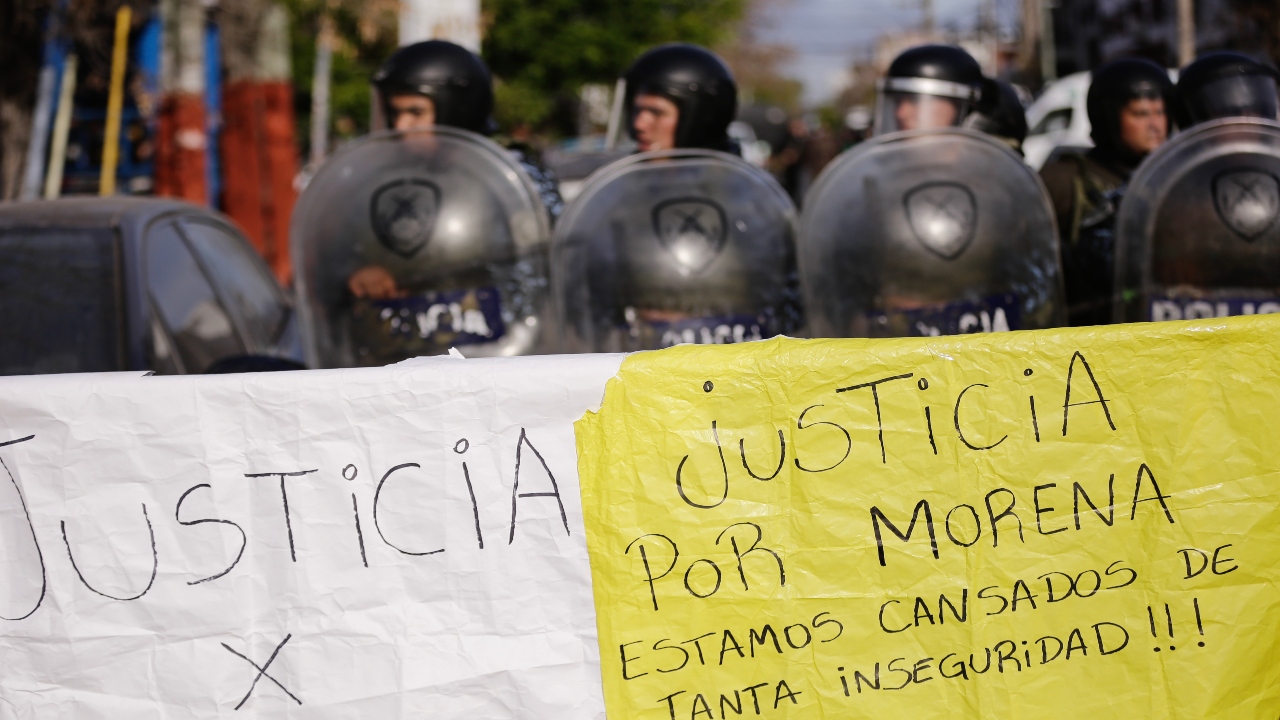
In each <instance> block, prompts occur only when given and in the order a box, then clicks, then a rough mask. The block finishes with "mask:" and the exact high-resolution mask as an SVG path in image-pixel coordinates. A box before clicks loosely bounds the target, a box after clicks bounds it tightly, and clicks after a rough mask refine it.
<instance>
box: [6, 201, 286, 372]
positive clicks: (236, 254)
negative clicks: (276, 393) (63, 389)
mask: <svg viewBox="0 0 1280 720" xmlns="http://www.w3.org/2000/svg"><path fill="white" fill-rule="evenodd" d="M0 317H2V318H3V319H2V320H0V374H3V375H20V374H36V373H69V372H108V371H122V370H154V371H155V372H157V373H162V374H183V373H204V372H210V371H212V372H219V371H224V370H226V369H227V368H231V369H241V370H243V369H276V368H277V367H298V366H297V365H296V364H295V363H296V362H297V361H298V360H299V359H300V358H301V344H300V341H299V338H298V330H297V321H296V320H295V317H294V312H293V308H292V305H291V303H290V302H289V299H288V298H287V297H286V295H285V294H284V292H282V291H281V289H280V286H279V285H278V284H277V283H276V280H275V278H274V277H273V276H272V275H271V272H270V271H269V270H268V269H267V265H266V263H264V262H263V261H262V259H261V258H260V257H259V256H258V254H257V253H256V252H254V250H253V248H252V247H251V246H250V245H249V243H248V242H247V241H246V240H245V239H244V237H243V236H242V235H241V234H240V232H239V231H238V230H236V229H235V227H234V226H233V225H231V223H230V222H229V221H227V220H226V219H225V218H224V217H223V216H222V215H220V214H218V213H215V212H211V211H209V210H206V209H204V208H200V207H196V206H194V205H189V204H187V203H183V202H177V201H172V200H161V199H152V198H125V197H120V198H64V199H60V200H50V201H37V202H23V203H3V204H0Z"/></svg>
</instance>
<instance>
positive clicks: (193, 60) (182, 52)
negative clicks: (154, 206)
mask: <svg viewBox="0 0 1280 720" xmlns="http://www.w3.org/2000/svg"><path fill="white" fill-rule="evenodd" d="M160 8H161V17H162V20H163V27H164V52H163V58H162V70H161V73H160V74H161V93H162V99H161V102H160V118H159V122H158V123H157V125H158V130H157V138H156V194H157V195H162V196H168V197H178V198H182V199H184V200H189V201H191V202H194V203H199V204H201V205H204V204H207V203H208V202H209V195H208V192H209V191H208V181H207V178H206V176H205V172H206V171H205V167H206V163H205V153H206V152H207V150H208V143H209V136H208V128H207V126H206V121H205V107H204V93H205V72H206V68H205V58H204V49H205V23H206V13H205V4H204V2H203V1H202V0H163V2H161V3H160Z"/></svg>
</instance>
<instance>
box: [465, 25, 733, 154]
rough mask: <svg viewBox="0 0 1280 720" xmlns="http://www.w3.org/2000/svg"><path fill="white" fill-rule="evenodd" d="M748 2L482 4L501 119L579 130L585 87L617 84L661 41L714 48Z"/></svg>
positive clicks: (485, 51) (512, 123) (488, 58)
mask: <svg viewBox="0 0 1280 720" xmlns="http://www.w3.org/2000/svg"><path fill="white" fill-rule="evenodd" d="M746 5H747V2H746V0H607V1H602V0H482V5H481V6H482V8H483V10H484V15H485V17H486V18H488V19H489V20H490V24H489V27H488V29H487V32H486V33H485V38H484V47H483V53H482V54H483V56H484V58H485V61H486V62H487V63H488V64H489V67H490V69H492V71H493V73H494V75H495V76H497V78H498V79H499V86H498V90H497V103H498V108H497V117H498V120H499V121H500V122H501V123H502V124H503V125H504V126H506V127H507V128H508V129H510V128H512V127H514V126H516V125H520V124H524V125H528V126H530V127H533V128H538V129H541V130H544V131H545V130H550V131H552V132H555V133H562V134H571V133H573V132H574V130H575V118H576V112H575V110H576V97H577V93H578V90H579V89H580V88H581V87H582V85H583V84H585V83H608V84H612V83H613V81H614V80H615V79H616V78H617V77H618V75H619V74H621V73H622V71H624V70H625V69H626V68H627V66H628V65H629V64H631V61H632V60H634V59H635V58H636V57H637V56H639V55H640V54H641V53H642V52H644V51H645V50H646V49H648V48H650V47H652V46H653V45H657V44H659V43H664V42H690V43H697V44H700V45H708V46H711V45H717V44H719V43H721V42H722V41H725V40H727V39H729V38H730V37H731V36H732V35H733V33H734V30H735V28H736V27H737V25H738V23H739V21H740V20H742V18H743V16H744V13H745V10H746Z"/></svg>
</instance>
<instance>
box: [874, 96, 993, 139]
mask: <svg viewBox="0 0 1280 720" xmlns="http://www.w3.org/2000/svg"><path fill="white" fill-rule="evenodd" d="M970 107H971V105H970V102H969V101H967V100H961V99H958V98H953V97H940V96H938V95H929V94H925V93H909V92H893V91H889V92H882V93H880V95H879V97H878V98H877V101H876V124H875V134H876V135H883V134H885V133H891V132H897V131H899V130H925V129H930V128H947V127H959V126H960V124H961V123H962V122H964V118H965V116H966V115H968V114H969V109H970Z"/></svg>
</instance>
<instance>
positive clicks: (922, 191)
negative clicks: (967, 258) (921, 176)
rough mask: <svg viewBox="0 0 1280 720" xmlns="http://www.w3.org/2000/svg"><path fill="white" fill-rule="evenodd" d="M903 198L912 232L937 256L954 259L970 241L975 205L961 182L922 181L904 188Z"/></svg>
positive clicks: (976, 210) (976, 218)
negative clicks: (914, 185) (920, 183)
mask: <svg viewBox="0 0 1280 720" xmlns="http://www.w3.org/2000/svg"><path fill="white" fill-rule="evenodd" d="M902 202H903V205H904V206H905V208H906V212H907V222H908V223H909V224H910V225H911V232H912V233H914V234H915V236H916V239H917V240H919V241H920V243H921V244H923V245H924V246H925V247H926V248H928V249H929V250H930V251H931V252H933V253H935V254H936V255H938V256H939V257H941V258H943V259H945V260H954V259H956V257H958V256H959V255H960V253H962V252H964V250H965V248H967V247H969V244H970V243H972V242H973V235H974V230H975V229H976V228H977V225H978V222H977V220H978V205H977V202H976V201H975V200H974V199H973V193H972V192H970V191H969V188H967V187H965V186H964V185H961V184H959V183H953V182H932V183H925V184H923V185H918V186H916V187H915V188H912V189H911V190H909V191H907V194H906V195H904V196H903V198H902Z"/></svg>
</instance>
